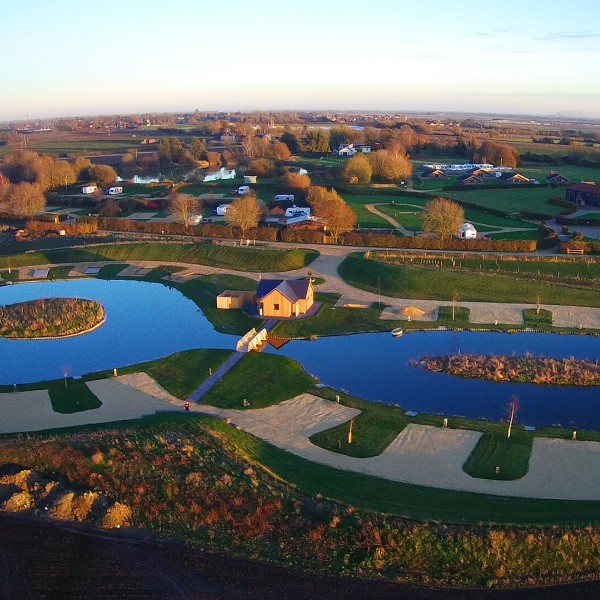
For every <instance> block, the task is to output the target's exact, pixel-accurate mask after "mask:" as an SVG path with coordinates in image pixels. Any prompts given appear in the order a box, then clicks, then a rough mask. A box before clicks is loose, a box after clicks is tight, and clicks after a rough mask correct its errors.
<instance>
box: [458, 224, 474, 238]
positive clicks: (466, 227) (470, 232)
mask: <svg viewBox="0 0 600 600" xmlns="http://www.w3.org/2000/svg"><path fill="white" fill-rule="evenodd" d="M458 237H459V238H460V239H461V240H474V239H475V238H476V237H477V229H475V227H473V225H472V224H471V223H463V224H462V225H461V226H460V229H459V230H458Z"/></svg>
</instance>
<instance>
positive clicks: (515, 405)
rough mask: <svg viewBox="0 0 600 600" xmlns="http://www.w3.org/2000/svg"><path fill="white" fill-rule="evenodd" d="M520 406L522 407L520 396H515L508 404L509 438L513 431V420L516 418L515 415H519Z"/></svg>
mask: <svg viewBox="0 0 600 600" xmlns="http://www.w3.org/2000/svg"><path fill="white" fill-rule="evenodd" d="M519 408H521V404H520V402H519V396H513V397H512V398H511V399H510V400H509V401H508V404H507V405H506V412H507V414H508V433H507V435H506V437H507V438H508V439H510V435H511V433H512V426H513V422H514V420H515V417H516V416H517V413H518V412H519Z"/></svg>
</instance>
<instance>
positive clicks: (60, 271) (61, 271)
mask: <svg viewBox="0 0 600 600" xmlns="http://www.w3.org/2000/svg"><path fill="white" fill-rule="evenodd" d="M72 270H73V265H71V266H68V267H67V266H64V267H51V268H50V270H49V271H48V279H68V278H69V273H70V272H71V271H72Z"/></svg>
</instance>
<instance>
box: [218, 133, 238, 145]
mask: <svg viewBox="0 0 600 600" xmlns="http://www.w3.org/2000/svg"><path fill="white" fill-rule="evenodd" d="M235 140H236V137H235V133H231V132H230V131H226V132H225V133H223V134H222V135H221V137H220V138H219V142H221V144H223V145H224V146H229V145H230V144H235Z"/></svg>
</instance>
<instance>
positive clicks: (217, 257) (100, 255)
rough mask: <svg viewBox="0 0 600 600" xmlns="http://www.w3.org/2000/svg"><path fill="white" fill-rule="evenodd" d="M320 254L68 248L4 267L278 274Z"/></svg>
mask: <svg viewBox="0 0 600 600" xmlns="http://www.w3.org/2000/svg"><path fill="white" fill-rule="evenodd" d="M317 256H318V252H315V251H314V250H303V249H300V248H296V249H294V250H273V249H271V248H235V247H233V246H212V245H209V244H154V243H146V244H120V245H106V246H94V247H93V248H91V247H89V246H88V247H87V248H85V249H83V248H64V249H56V250H48V251H47V252H32V253H30V254H24V255H17V256H11V257H10V258H8V257H0V268H6V267H8V261H10V264H11V265H12V266H29V265H36V264H38V265H39V264H48V263H54V264H56V263H71V262H98V261H106V260H114V261H121V262H133V261H142V260H148V261H164V262H174V263H177V262H180V263H187V264H203V265H208V266H213V267H222V268H230V269H235V270H238V271H252V272H263V273H268V272H275V271H292V270H296V269H301V268H304V267H306V266H308V265H309V264H310V263H311V262H312V261H313V260H314V259H315V258H316V257H317Z"/></svg>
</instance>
